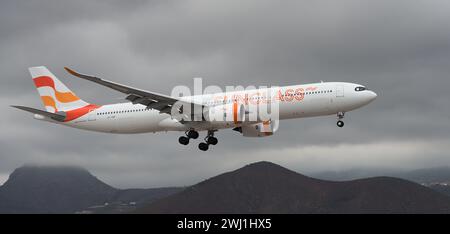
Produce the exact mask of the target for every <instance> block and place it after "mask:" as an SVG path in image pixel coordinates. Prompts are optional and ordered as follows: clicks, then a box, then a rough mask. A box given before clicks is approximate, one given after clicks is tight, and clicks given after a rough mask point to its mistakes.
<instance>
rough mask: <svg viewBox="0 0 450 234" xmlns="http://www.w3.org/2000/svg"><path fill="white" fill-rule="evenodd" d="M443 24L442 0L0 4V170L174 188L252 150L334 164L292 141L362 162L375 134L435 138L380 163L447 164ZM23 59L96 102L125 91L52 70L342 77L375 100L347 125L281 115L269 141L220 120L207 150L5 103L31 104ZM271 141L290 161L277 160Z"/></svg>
mask: <svg viewBox="0 0 450 234" xmlns="http://www.w3.org/2000/svg"><path fill="white" fill-rule="evenodd" d="M448 22H450V4H449V3H448V2H447V1H414V2H411V1H388V0H383V1H356V0H344V1H339V2H336V1H313V2H311V1H282V2H274V1H126V2H123V1H51V0H45V1H39V2H35V1H33V2H28V1H2V2H1V3H0V51H2V53H0V61H1V63H0V71H1V73H2V75H1V79H0V91H1V92H0V104H1V106H0V111H1V112H2V117H0V118H1V121H0V126H1V129H2V132H1V133H0V146H1V149H2V150H1V152H0V162H1V163H0V174H5V173H9V172H10V171H11V170H12V169H13V168H14V167H18V166H20V165H21V164H24V163H28V162H36V163H42V164H45V163H58V164H64V163H71V164H79V165H82V166H84V167H87V168H88V169H90V170H91V171H92V172H93V173H94V174H98V175H99V176H100V177H101V178H102V179H105V180H107V181H108V182H110V183H112V184H114V185H117V186H121V187H128V186H157V185H166V184H167V185H183V184H189V183H193V182H196V181H198V180H201V179H203V178H206V177H208V176H212V175H214V174H216V173H219V172H222V171H225V170H228V169H233V168H235V167H239V166H241V165H242V164H243V163H247V162H250V161H252V160H253V161H256V160H262V159H265V160H270V161H275V162H277V163H280V164H283V165H286V166H288V167H290V168H298V169H299V170H302V171H308V168H314V169H315V170H325V169H326V168H327V167H333V165H332V164H331V163H326V162H325V161H326V160H325V161H324V160H320V159H323V156H322V155H316V156H317V158H316V159H315V158H314V156H315V155H314V153H311V152H312V151H310V153H309V154H308V155H307V156H304V155H302V153H301V151H300V150H299V149H304V148H307V149H310V148H311V147H318V148H319V149H320V152H322V153H330V152H332V151H331V150H330V149H335V148H336V147H341V148H339V152H340V154H345V155H333V154H332V153H331V154H332V155H330V156H329V157H333V159H334V160H331V162H335V163H337V164H338V165H339V167H340V168H345V167H346V164H347V165H348V167H355V166H358V165H360V166H366V162H367V157H365V158H364V159H362V158H361V157H359V155H354V153H353V151H352V148H357V149H360V148H358V147H360V146H361V145H363V146H364V145H369V146H373V145H374V144H378V143H379V142H381V143H380V144H381V145H382V146H379V147H373V150H374V151H377V150H378V151H379V150H380V149H382V150H385V149H386V148H388V147H393V148H396V149H397V150H398V151H400V150H401V149H403V148H404V147H408V146H409V145H411V144H405V143H404V142H414V141H418V142H420V144H419V146H421V147H427V146H430V145H432V146H434V147H437V149H435V152H434V153H433V154H432V155H423V156H422V157H423V158H421V156H420V154H417V153H416V154H414V152H409V151H404V152H407V153H411V154H413V155H415V156H414V157H412V158H411V157H406V156H405V157H400V158H401V160H399V161H395V160H396V159H392V157H394V158H395V155H393V154H392V155H388V156H385V157H383V158H382V159H383V161H387V162H395V165H397V164H398V166H399V167H400V166H401V164H407V165H409V167H418V168H419V167H422V166H424V165H425V164H426V165H430V166H432V165H439V164H445V165H450V164H449V162H448V160H446V159H445V157H444V156H443V155H445V154H446V152H447V151H445V147H443V145H442V144H435V141H436V140H449V138H450V136H449V134H448V132H450V125H449V124H448V122H449V120H450V109H449V108H448V100H450V94H449V92H448V90H447V89H448V87H449V86H450V79H449V78H448V74H450V66H449V64H450V30H449V29H450V25H449V24H448ZM34 65H46V66H48V67H49V68H50V69H51V70H52V71H53V72H54V73H55V74H56V75H57V76H58V77H60V78H61V80H63V82H65V83H66V84H67V85H68V86H69V87H70V88H71V89H72V90H74V91H75V92H76V93H77V94H78V95H79V96H81V97H82V98H83V99H85V100H87V101H90V102H94V103H100V104H104V103H109V102H115V101H118V99H117V98H123V95H121V94H119V93H117V92H115V91H112V90H108V89H105V88H104V87H100V86H96V85H94V84H90V83H87V82H86V81H82V80H79V79H75V78H73V77H71V76H70V75H68V74H66V73H65V72H64V71H63V69H62V67H63V66H71V67H73V68H75V69H77V70H80V71H82V72H84V73H89V74H93V75H98V76H100V77H105V78H107V79H110V80H114V81H117V82H121V83H126V84H129V85H132V86H136V87H140V88H143V89H148V90H153V91H157V92H162V93H170V92H171V88H172V87H174V86H176V85H188V86H192V78H193V77H203V78H204V82H205V84H204V85H219V86H222V87H225V86H226V85H243V86H247V85H288V84H297V83H306V82H316V81H319V80H324V81H349V82H355V83H361V84H364V85H367V86H368V87H369V88H371V89H373V90H375V91H376V92H377V93H378V94H379V97H378V99H377V100H376V101H375V102H374V103H371V104H370V105H369V106H367V107H364V108H362V109H360V110H357V111H355V112H351V113H348V115H347V117H346V127H345V128H344V129H337V128H336V127H335V117H333V116H331V117H320V118H312V119H300V120H288V121H283V122H282V123H281V126H280V131H279V132H278V133H277V134H276V135H275V136H273V137H269V138H261V139H247V138H245V139H243V138H241V137H240V136H239V135H238V133H236V132H233V131H220V132H219V133H218V135H219V137H220V138H219V141H220V143H219V144H218V145H217V146H216V147H214V149H213V150H212V151H209V152H208V153H206V154H204V153H199V152H198V151H197V149H196V145H189V146H188V147H182V146H180V145H178V144H177V139H176V138H177V137H178V136H179V133H168V134H165V133H160V134H156V135H153V134H140V135H107V134H100V133H92V132H84V131H80V130H74V129H69V128H66V127H61V126H56V125H50V124H48V123H42V122H38V121H35V120H33V119H32V118H31V116H29V115H27V114H26V113H22V112H19V111H17V110H14V109H11V108H9V107H8V105H11V104H24V105H30V106H34V107H40V106H41V104H40V102H39V99H38V95H37V93H36V91H35V89H34V87H33V84H32V82H31V78H30V77H29V74H28V71H27V67H29V66H34ZM342 145H343V146H342ZM308 147H309V148H308ZM333 147H335V148H333ZM344 148H345V150H344ZM297 150H299V152H298V155H296V151H297ZM403 150H405V149H403ZM277 151H280V152H281V151H283V152H288V153H286V154H287V155H290V156H289V157H292V158H297V157H300V158H301V159H298V160H293V159H290V158H289V157H281V158H282V159H280V158H279V155H278V154H277V153H276V152H277ZM264 152H270V153H264ZM358 152H360V153H361V152H362V151H358ZM378 153H379V154H380V155H381V154H383V153H384V152H378ZM355 154H356V153H355ZM405 154H406V153H405ZM370 155H371V156H374V157H375V155H373V154H370ZM402 155H403V153H402ZM341 157H342V158H343V159H342V160H339V159H338V158H341ZM424 158H426V162H427V163H424ZM380 160H381V158H380ZM402 160H403V161H402ZM373 163H375V164H376V161H373ZM377 165H378V164H377ZM379 166H387V165H385V164H379Z"/></svg>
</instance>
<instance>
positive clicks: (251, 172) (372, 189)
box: [135, 162, 450, 213]
mask: <svg viewBox="0 0 450 234" xmlns="http://www.w3.org/2000/svg"><path fill="white" fill-rule="evenodd" d="M135 212H136V213H450V198H449V197H447V196H445V195H442V194H440V193H437V192H436V191H433V190H431V189H429V188H427V187H424V186H421V185H419V184H416V183H413V182H410V181H406V180H403V179H398V178H392V177H374V178H366V179H358V180H353V181H347V182H336V181H325V180H320V179H315V178H311V177H308V176H304V175H301V174H299V173H297V172H294V171H291V170H289V169H286V168H284V167H281V166H279V165H276V164H273V163H270V162H257V163H253V164H249V165H247V166H244V167H242V168H240V169H237V170H234V171H231V172H226V173H223V174H221V175H218V176H216V177H212V178H210V179H208V180H205V181H203V182H200V183H198V184H196V185H193V186H191V187H189V188H187V189H185V190H184V191H181V192H179V193H176V194H173V195H171V196H168V197H165V198H162V199H160V200H158V201H155V202H154V203H152V204H149V205H147V206H145V207H142V208H140V209H137V210H136V211H135Z"/></svg>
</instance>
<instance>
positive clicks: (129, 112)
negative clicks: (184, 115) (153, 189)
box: [52, 82, 376, 133]
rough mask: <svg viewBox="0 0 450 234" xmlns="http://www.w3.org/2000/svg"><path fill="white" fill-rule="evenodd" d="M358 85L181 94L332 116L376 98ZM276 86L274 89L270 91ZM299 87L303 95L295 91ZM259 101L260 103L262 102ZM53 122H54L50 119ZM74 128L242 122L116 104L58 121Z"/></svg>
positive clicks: (296, 114) (122, 129)
mask: <svg viewBox="0 0 450 234" xmlns="http://www.w3.org/2000/svg"><path fill="white" fill-rule="evenodd" d="M360 86H361V85H358V84H353V83H343V82H324V83H314V84H305V85H294V86H284V87H277V88H270V89H271V90H270V91H272V93H277V94H278V96H277V98H275V97H274V96H271V97H269V98H267V97H265V94H266V93H267V90H266V89H259V90H245V91H237V92H229V93H217V94H207V95H198V96H192V97H183V98H186V100H195V102H196V103H201V104H202V105H205V106H215V105H223V104H226V103H229V102H233V101H236V100H232V98H230V97H239V98H238V101H239V102H242V103H244V105H259V103H260V100H263V99H272V100H271V101H276V102H278V104H279V119H280V120H282V119H292V118H304V117H313V116H324V115H334V114H336V113H338V112H348V111H351V110H354V109H357V108H359V107H362V106H364V105H367V104H368V103H370V102H371V101H373V100H374V99H375V98H376V94H375V93H374V92H372V91H370V90H363V91H356V90H355V88H356V87H360ZM273 89H275V90H273ZM296 90H302V94H300V93H296ZM261 103H262V102H261ZM52 122H55V121H52ZM60 124H63V125H67V126H70V127H74V128H80V129H85V130H91V131H98V132H107V133H146V132H160V131H186V130H189V129H192V128H193V127H194V125H195V129H196V130H213V129H214V130H217V129H224V128H234V127H237V126H239V125H242V124H245V122H244V123H238V124H237V123H234V122H232V121H231V122H222V123H214V122H207V121H201V122H198V123H192V124H194V125H192V124H189V123H184V124H183V123H181V122H179V121H178V120H176V119H173V118H172V117H171V115H169V114H165V113H160V112H159V111H157V110H153V109H147V108H146V106H144V105H141V104H133V103H131V102H128V103H118V104H110V105H103V106H101V107H99V108H97V109H95V110H92V111H91V112H89V113H87V114H86V115H83V116H81V117H80V118H77V119H74V120H72V121H69V122H64V123H60Z"/></svg>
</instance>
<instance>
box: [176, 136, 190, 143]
mask: <svg viewBox="0 0 450 234" xmlns="http://www.w3.org/2000/svg"><path fill="white" fill-rule="evenodd" d="M178 142H180V144H182V145H187V144H189V138H188V137H185V136H180V138H178Z"/></svg>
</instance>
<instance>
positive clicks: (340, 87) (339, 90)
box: [336, 85, 344, 97]
mask: <svg viewBox="0 0 450 234" xmlns="http://www.w3.org/2000/svg"><path fill="white" fill-rule="evenodd" d="M336 97H344V86H343V85H336Z"/></svg>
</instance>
